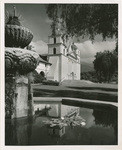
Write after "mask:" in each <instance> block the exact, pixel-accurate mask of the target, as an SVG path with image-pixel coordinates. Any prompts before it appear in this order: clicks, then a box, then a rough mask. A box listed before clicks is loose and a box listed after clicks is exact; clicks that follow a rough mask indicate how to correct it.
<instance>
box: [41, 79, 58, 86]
mask: <svg viewBox="0 0 122 150" xmlns="http://www.w3.org/2000/svg"><path fill="white" fill-rule="evenodd" d="M42 84H44V85H55V86H59V82H58V81H52V80H44V81H42Z"/></svg>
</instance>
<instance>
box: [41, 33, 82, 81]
mask: <svg viewBox="0 0 122 150" xmlns="http://www.w3.org/2000/svg"><path fill="white" fill-rule="evenodd" d="M43 57H47V61H48V62H49V63H51V64H52V65H51V66H50V69H49V72H48V73H47V75H46V77H47V79H48V80H54V81H59V82H62V81H63V80H80V50H78V48H77V46H76V45H75V44H74V43H73V42H71V41H69V40H68V41H67V40H66V38H65V37H62V35H61V34H58V35H55V36H49V37H48V54H46V55H43Z"/></svg>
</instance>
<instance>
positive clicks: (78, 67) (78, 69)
mask: <svg viewBox="0 0 122 150" xmlns="http://www.w3.org/2000/svg"><path fill="white" fill-rule="evenodd" d="M80 69H81V68H80V64H77V80H80V72H81V70H80Z"/></svg>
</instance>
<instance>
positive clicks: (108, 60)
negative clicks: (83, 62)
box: [93, 50, 118, 82]
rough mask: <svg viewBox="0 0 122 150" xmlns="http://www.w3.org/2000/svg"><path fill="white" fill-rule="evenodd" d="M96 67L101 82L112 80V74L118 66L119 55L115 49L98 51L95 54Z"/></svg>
mask: <svg viewBox="0 0 122 150" xmlns="http://www.w3.org/2000/svg"><path fill="white" fill-rule="evenodd" d="M93 63H94V69H95V70H96V73H97V78H98V80H99V82H103V81H105V82H106V81H107V82H110V80H111V78H112V76H113V75H114V73H115V72H116V71H117V68H118V57H117V53H115V51H112V52H110V51H107V50H105V51H104V52H97V53H96V55H95V60H94V61H93Z"/></svg>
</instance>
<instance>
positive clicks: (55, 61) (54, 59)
mask: <svg viewBox="0 0 122 150" xmlns="http://www.w3.org/2000/svg"><path fill="white" fill-rule="evenodd" d="M49 62H50V63H51V64H52V65H51V67H50V70H49V72H48V74H47V79H48V80H56V81H59V56H50V57H49Z"/></svg>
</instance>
